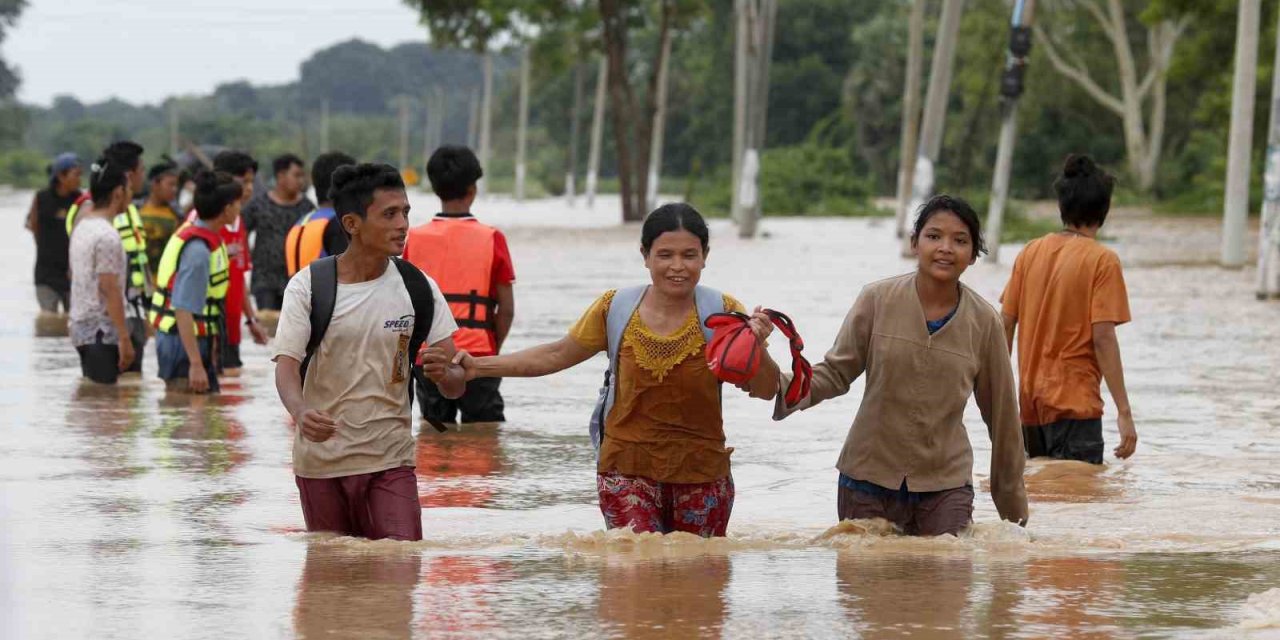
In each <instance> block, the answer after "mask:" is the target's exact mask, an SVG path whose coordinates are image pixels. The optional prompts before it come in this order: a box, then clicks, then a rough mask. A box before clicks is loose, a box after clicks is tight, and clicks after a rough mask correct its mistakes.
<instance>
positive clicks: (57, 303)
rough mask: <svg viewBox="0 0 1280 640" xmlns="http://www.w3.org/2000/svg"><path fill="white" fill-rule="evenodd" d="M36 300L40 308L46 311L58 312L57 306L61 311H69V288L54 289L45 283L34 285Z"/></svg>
mask: <svg viewBox="0 0 1280 640" xmlns="http://www.w3.org/2000/svg"><path fill="white" fill-rule="evenodd" d="M36 302H38V303H39V304H40V310H41V311H44V312H46V313H58V308H59V307H61V308H62V313H70V312H71V290H70V289H55V288H53V287H51V286H49V285H47V284H38V285H36Z"/></svg>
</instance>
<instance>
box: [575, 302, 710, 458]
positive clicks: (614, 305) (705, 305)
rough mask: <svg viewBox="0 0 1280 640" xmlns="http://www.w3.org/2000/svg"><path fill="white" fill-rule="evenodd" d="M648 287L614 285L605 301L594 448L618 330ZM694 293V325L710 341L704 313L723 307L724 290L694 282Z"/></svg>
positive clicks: (613, 375)
mask: <svg viewBox="0 0 1280 640" xmlns="http://www.w3.org/2000/svg"><path fill="white" fill-rule="evenodd" d="M648 291H649V285H640V286H636V287H628V288H626V289H618V292H617V293H615V294H613V301H612V302H611V303H610V304H609V314H608V315H607V316H606V317H605V335H606V337H607V339H608V348H607V351H608V354H609V368H608V369H607V370H606V371H605V372H604V386H602V387H600V397H599V398H598V399H597V400H596V408H595V411H592V412H591V444H592V445H593V446H594V447H595V448H596V451H597V452H598V451H600V443H601V442H604V427H605V424H604V423H605V419H606V418H607V417H608V415H609V411H610V410H612V409H613V401H614V396H615V390H616V388H617V386H618V385H617V384H616V383H617V380H618V350H619V349H621V348H622V333H623V332H624V331H626V329H627V323H629V322H631V316H632V315H634V314H635V312H636V309H638V308H640V301H641V300H643V299H644V294H645V293H646V292H648ZM694 295H695V297H696V300H697V305H698V325H699V326H700V327H702V335H703V337H704V338H705V339H706V341H707V343H708V344H710V343H711V329H708V328H707V317H708V316H710V315H711V314H713V313H722V312H723V311H724V294H722V293H720V292H719V291H716V290H715V289H712V288H710V287H703V286H698V287H697V289H695V291H694Z"/></svg>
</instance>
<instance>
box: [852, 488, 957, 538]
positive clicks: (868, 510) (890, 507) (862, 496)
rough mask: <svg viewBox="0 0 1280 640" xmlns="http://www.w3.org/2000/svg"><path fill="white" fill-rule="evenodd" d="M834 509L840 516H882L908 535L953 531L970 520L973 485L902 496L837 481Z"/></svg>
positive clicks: (928, 534) (866, 517)
mask: <svg viewBox="0 0 1280 640" xmlns="http://www.w3.org/2000/svg"><path fill="white" fill-rule="evenodd" d="M836 510H837V511H838V512H839V515H840V519H841V520H850V519H858V520H861V519H870V518H883V519H885V520H888V521H889V522H892V523H893V524H895V525H897V526H898V528H900V529H902V532H903V533H905V534H907V535H909V536H940V535H943V534H946V533H949V534H951V535H957V534H959V533H960V531H961V530H962V529H964V528H965V527H968V526H969V524H970V523H971V522H973V487H968V486H965V487H958V488H955V489H947V490H945V491H930V492H928V493H915V494H911V498H910V499H907V500H903V499H901V498H900V497H899V496H896V495H874V494H871V493H867V492H863V491H857V490H855V489H850V488H849V487H846V486H844V485H838V486H837V495H836Z"/></svg>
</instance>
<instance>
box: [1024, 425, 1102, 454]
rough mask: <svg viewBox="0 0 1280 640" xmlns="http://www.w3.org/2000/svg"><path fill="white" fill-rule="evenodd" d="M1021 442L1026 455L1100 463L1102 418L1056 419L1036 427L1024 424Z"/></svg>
mask: <svg viewBox="0 0 1280 640" xmlns="http://www.w3.org/2000/svg"><path fill="white" fill-rule="evenodd" d="M1022 441H1023V443H1024V444H1025V445H1026V447H1027V456H1028V457H1030V458H1056V459H1058V460H1079V461H1081V462H1091V463H1093V464H1102V450H1103V444H1102V418H1092V419H1089V420H1059V421H1057V422H1051V423H1049V424H1045V425H1040V426H1038V427H1027V426H1024V427H1022Z"/></svg>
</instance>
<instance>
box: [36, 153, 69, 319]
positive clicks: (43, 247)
mask: <svg viewBox="0 0 1280 640" xmlns="http://www.w3.org/2000/svg"><path fill="white" fill-rule="evenodd" d="M49 173H50V177H49V187H48V188H46V189H43V190H41V191H39V192H37V193H36V195H35V198H34V199H33V200H32V202H31V210H30V211H29V212H28V213H27V229H29V230H30V231H31V234H32V235H33V236H34V237H35V241H36V266H35V285H36V299H37V300H38V301H39V302H40V309H41V310H42V311H46V312H49V313H57V312H58V307H59V305H61V308H62V312H63V313H66V312H67V311H68V309H69V298H70V293H71V277H70V274H69V271H70V267H71V265H70V260H69V259H68V256H67V249H68V247H69V246H70V239H69V238H68V236H67V228H66V220H67V210H68V209H70V208H71V205H72V204H74V203H75V201H76V199H77V198H79V197H80V174H81V168H80V160H79V158H77V157H76V155H75V154H73V153H64V154H62V155H59V156H58V157H57V158H55V159H54V161H53V163H52V164H51V165H50V166H49Z"/></svg>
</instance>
